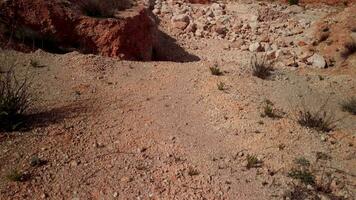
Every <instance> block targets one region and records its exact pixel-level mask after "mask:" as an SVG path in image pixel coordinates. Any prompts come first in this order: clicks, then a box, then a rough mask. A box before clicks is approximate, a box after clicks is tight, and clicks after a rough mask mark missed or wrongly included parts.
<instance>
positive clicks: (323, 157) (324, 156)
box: [316, 151, 331, 161]
mask: <svg viewBox="0 0 356 200" xmlns="http://www.w3.org/2000/svg"><path fill="white" fill-rule="evenodd" d="M330 159H331V156H329V155H328V154H326V153H324V152H319V151H318V152H316V160H317V161H318V160H330Z"/></svg>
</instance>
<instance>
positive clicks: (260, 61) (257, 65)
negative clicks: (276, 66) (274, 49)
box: [250, 54, 273, 79]
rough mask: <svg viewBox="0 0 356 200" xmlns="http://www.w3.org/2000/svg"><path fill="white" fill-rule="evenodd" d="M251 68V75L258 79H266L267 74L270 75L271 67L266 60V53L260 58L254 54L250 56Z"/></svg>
mask: <svg viewBox="0 0 356 200" xmlns="http://www.w3.org/2000/svg"><path fill="white" fill-rule="evenodd" d="M250 64H251V68H252V75H253V76H256V77H258V78H260V79H267V78H268V77H269V76H271V75H272V71H273V67H272V66H271V64H270V63H269V62H268V61H267V58H266V55H265V56H263V57H262V58H258V57H257V56H256V54H255V55H253V56H252V57H251V61H250Z"/></svg>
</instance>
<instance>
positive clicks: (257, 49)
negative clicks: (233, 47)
mask: <svg viewBox="0 0 356 200" xmlns="http://www.w3.org/2000/svg"><path fill="white" fill-rule="evenodd" d="M248 50H250V51H251V52H261V51H263V47H262V46H261V44H260V43H259V42H255V43H252V44H250V46H249V47H248Z"/></svg>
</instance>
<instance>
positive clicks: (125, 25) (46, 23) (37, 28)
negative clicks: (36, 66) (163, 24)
mask: <svg viewBox="0 0 356 200" xmlns="http://www.w3.org/2000/svg"><path fill="white" fill-rule="evenodd" d="M0 10H1V11H2V13H1V16H0V17H1V19H2V22H3V23H5V24H7V25H8V27H13V30H14V32H16V31H17V32H25V34H27V35H26V36H27V37H30V38H35V39H39V38H45V39H46V40H48V39H49V38H50V39H51V41H53V42H54V43H55V46H60V47H61V48H64V49H73V48H74V49H77V50H80V51H82V52H84V53H94V54H100V55H104V56H111V57H120V58H122V59H127V60H151V56H152V48H153V45H154V41H155V33H156V26H155V23H154V21H153V20H152V18H151V17H150V14H149V12H150V11H148V10H147V9H146V8H144V7H140V6H138V7H135V8H132V9H129V10H125V11H123V12H122V13H120V18H105V19H104V18H102V19H99V18H93V17H88V16H84V15H83V14H82V13H81V11H80V9H79V7H78V5H76V3H68V2H67V3H63V1H58V0H54V1H45V0H17V1H14V0H10V1H7V2H5V3H3V4H2V5H0ZM9 29H10V31H9V32H11V28H9ZM28 33H31V34H28ZM22 35H23V34H22ZM7 44H8V39H7V40H5V41H2V46H5V45H7ZM12 46H14V45H13V44H12ZM15 46H16V45H15ZM37 46H38V45H37Z"/></svg>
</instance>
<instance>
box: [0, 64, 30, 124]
mask: <svg viewBox="0 0 356 200" xmlns="http://www.w3.org/2000/svg"><path fill="white" fill-rule="evenodd" d="M29 87H30V83H29V82H28V80H27V79H24V80H22V81H19V80H18V79H17V78H16V76H15V75H14V71H13V70H12V69H10V70H9V71H8V72H5V73H4V74H0V130H5V131H13V130H16V129H18V128H19V127H20V126H21V125H23V123H24V113H25V112H26V111H27V109H28V108H29V107H30V105H31V103H30V97H31V94H30V92H29Z"/></svg>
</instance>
